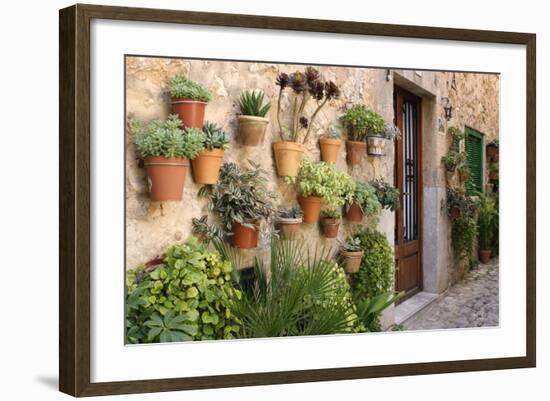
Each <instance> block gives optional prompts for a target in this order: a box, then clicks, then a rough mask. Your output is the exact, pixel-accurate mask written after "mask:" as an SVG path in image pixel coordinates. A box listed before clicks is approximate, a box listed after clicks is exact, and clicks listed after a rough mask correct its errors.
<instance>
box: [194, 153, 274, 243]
mask: <svg viewBox="0 0 550 401" xmlns="http://www.w3.org/2000/svg"><path fill="white" fill-rule="evenodd" d="M249 163H250V168H242V167H239V166H238V165H237V164H235V163H224V164H223V165H222V167H221V170H220V176H219V179H218V183H217V184H216V185H206V186H204V187H202V188H201V189H200V190H199V196H201V197H206V198H208V207H209V209H210V210H212V211H216V212H218V213H219V215H220V221H221V224H222V228H223V230H224V233H225V235H226V236H228V237H230V238H231V243H232V245H233V246H234V247H236V248H243V249H249V248H256V247H257V245H258V234H259V229H260V224H261V223H262V222H267V223H269V222H270V221H271V219H272V217H273V215H274V213H275V210H274V208H273V201H274V199H275V194H273V193H272V192H270V191H268V190H267V187H266V182H267V178H266V172H265V171H264V170H263V169H262V168H261V167H260V166H259V165H257V164H255V163H254V162H252V161H249Z"/></svg>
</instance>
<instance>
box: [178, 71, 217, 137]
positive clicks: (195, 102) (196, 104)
mask: <svg viewBox="0 0 550 401" xmlns="http://www.w3.org/2000/svg"><path fill="white" fill-rule="evenodd" d="M168 90H169V92H170V96H171V97H172V110H173V111H174V113H176V114H177V115H178V116H179V118H180V120H181V122H182V124H183V126H184V127H187V128H202V125H203V123H204V111H205V108H206V104H207V103H208V102H209V101H210V100H211V99H212V95H211V94H210V91H209V90H208V89H206V88H205V87H204V86H202V85H201V84H199V83H197V82H194V81H192V80H190V79H189V78H187V77H186V76H184V75H181V74H178V75H176V76H175V77H174V78H172V79H171V80H170V81H169V82H168Z"/></svg>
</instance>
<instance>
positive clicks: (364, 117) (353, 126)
mask: <svg viewBox="0 0 550 401" xmlns="http://www.w3.org/2000/svg"><path fill="white" fill-rule="evenodd" d="M340 120H341V122H342V125H343V126H344V127H345V128H346V130H347V133H348V138H349V140H351V141H363V140H364V139H365V138H366V137H367V136H368V135H373V136H382V135H383V133H384V131H385V129H386V122H385V121H384V118H383V117H382V116H381V115H380V114H378V113H377V112H375V111H373V110H371V109H369V108H368V107H367V106H365V105H364V104H355V105H353V106H351V107H350V109H349V110H348V111H347V112H346V114H344V115H343V116H342V117H340Z"/></svg>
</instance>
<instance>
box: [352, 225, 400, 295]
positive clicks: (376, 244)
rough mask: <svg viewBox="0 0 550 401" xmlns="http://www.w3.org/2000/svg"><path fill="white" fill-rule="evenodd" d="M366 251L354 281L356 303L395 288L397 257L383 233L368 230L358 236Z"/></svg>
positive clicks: (353, 288)
mask: <svg viewBox="0 0 550 401" xmlns="http://www.w3.org/2000/svg"><path fill="white" fill-rule="evenodd" d="M356 238H358V239H359V241H360V244H361V249H362V250H363V251H364V254H363V258H362V259H361V267H360V268H359V272H358V273H356V274H355V275H354V277H353V280H352V283H351V285H352V291H353V298H354V299H355V301H356V302H357V303H358V302H361V301H362V300H365V299H368V298H373V297H375V296H378V295H381V294H383V293H385V292H387V291H390V290H391V289H392V288H393V275H394V264H395V262H394V261H395V257H394V254H393V249H392V247H391V245H390V244H389V242H388V240H387V239H386V237H385V236H384V234H382V233H381V232H378V231H375V230H372V229H366V230H364V231H362V232H360V233H359V234H357V235H356Z"/></svg>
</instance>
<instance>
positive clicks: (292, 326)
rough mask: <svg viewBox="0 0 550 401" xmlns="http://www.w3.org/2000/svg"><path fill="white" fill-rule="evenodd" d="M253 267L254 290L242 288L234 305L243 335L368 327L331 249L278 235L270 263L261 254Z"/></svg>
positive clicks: (258, 335)
mask: <svg viewBox="0 0 550 401" xmlns="http://www.w3.org/2000/svg"><path fill="white" fill-rule="evenodd" d="M254 272H255V274H254V279H253V282H252V284H251V286H250V287H251V288H250V290H249V291H244V292H243V296H242V299H241V300H240V301H239V302H238V304H237V307H236V309H235V313H236V314H237V316H238V317H239V319H240V320H241V321H242V325H243V336H245V337H249V338H258V337H280V336H300V335H319V334H335V333H355V332H360V331H364V328H363V327H362V325H361V324H360V323H359V321H358V319H357V315H356V312H355V305H354V303H353V300H352V297H351V293H350V288H349V284H348V283H347V280H346V276H345V273H344V271H343V270H342V269H341V268H340V267H339V266H338V264H337V263H336V262H334V261H332V260H331V257H330V254H329V252H328V251H327V250H325V249H318V250H317V251H316V252H315V253H314V254H313V253H310V252H309V251H308V250H307V247H306V244H305V243H304V242H302V241H277V240H274V241H273V243H272V246H271V262H270V268H267V267H266V266H264V265H263V262H262V261H261V260H259V259H257V260H256V263H255V266H254ZM268 272H269V273H268Z"/></svg>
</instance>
